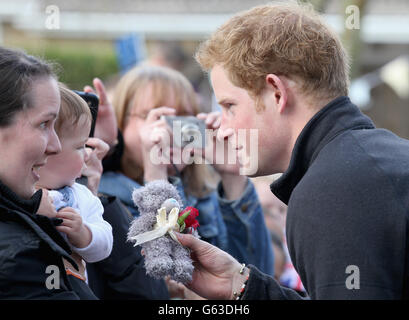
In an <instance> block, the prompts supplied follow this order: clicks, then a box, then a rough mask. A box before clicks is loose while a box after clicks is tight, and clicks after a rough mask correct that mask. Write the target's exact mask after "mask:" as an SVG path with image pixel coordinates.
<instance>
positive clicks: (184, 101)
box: [113, 65, 199, 130]
mask: <svg viewBox="0 0 409 320" xmlns="http://www.w3.org/2000/svg"><path fill="white" fill-rule="evenodd" d="M148 85H151V86H152V90H153V92H152V100H151V101H152V105H153V108H159V107H161V106H165V104H166V101H167V100H168V98H169V94H170V92H174V93H175V99H176V101H175V106H174V107H175V108H176V112H177V114H178V115H187V114H188V112H187V110H189V109H190V110H192V112H193V113H194V114H196V113H198V112H199V107H198V102H197V97H196V94H195V92H194V89H193V86H192V85H191V83H190V82H189V80H187V79H186V78H185V76H184V75H183V74H181V73H180V72H178V71H176V70H173V69H170V68H167V67H160V66H153V65H143V66H137V67H134V68H133V69H131V70H130V71H128V72H127V73H126V74H125V75H124V76H123V77H122V78H121V79H120V80H119V82H118V84H117V86H116V89H115V93H114V97H113V105H114V108H115V113H116V117H117V119H118V127H119V129H120V130H123V129H124V126H125V121H126V118H127V116H128V115H130V114H131V113H132V112H134V110H133V108H134V107H135V98H137V97H139V96H141V95H143V94H144V91H145V90H146V88H147V86H148ZM140 116H142V117H143V116H144V115H140Z"/></svg>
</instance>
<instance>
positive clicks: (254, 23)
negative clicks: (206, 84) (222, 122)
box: [195, 2, 349, 98]
mask: <svg viewBox="0 0 409 320" xmlns="http://www.w3.org/2000/svg"><path fill="white" fill-rule="evenodd" d="M195 57H196V60H197V61H198V62H199V64H200V65H201V66H202V68H203V69H205V70H207V71H209V70H210V69H212V68H213V67H214V66H215V65H220V66H221V67H223V68H224V69H225V70H226V72H227V75H228V77H229V79H230V81H231V82H232V83H233V84H234V85H236V86H238V87H241V88H244V89H246V90H247V91H248V92H249V94H250V95H252V96H253V97H256V96H258V95H259V94H260V93H261V92H262V90H263V89H264V88H265V78H266V75H267V74H276V75H278V76H280V75H284V76H286V77H288V78H290V79H293V80H297V79H300V80H301V83H300V89H301V90H302V92H304V93H306V94H308V95H310V96H312V97H314V98H335V97H337V96H340V95H347V94H348V86H349V79H348V72H349V62H348V56H347V53H346V51H345V49H344V48H343V46H342V44H341V42H340V39H339V37H338V36H337V34H336V33H335V32H334V31H332V30H331V29H330V28H329V27H328V26H327V25H326V23H325V22H324V21H323V19H322V18H321V17H320V16H319V15H318V14H317V13H316V12H315V11H314V10H313V9H312V7H311V6H307V5H301V4H297V3H295V2H290V3H281V2H280V3H274V4H269V5H263V6H257V7H254V8H253V9H250V10H248V11H244V12H241V13H238V14H237V15H235V16H234V17H232V18H231V19H230V20H228V21H227V22H226V23H225V24H223V25H222V26H221V27H220V28H219V29H218V30H217V31H216V32H214V33H213V34H212V36H211V37H210V39H208V40H207V41H205V42H203V43H202V44H201V46H200V47H199V49H198V51H197V52H196V56H195Z"/></svg>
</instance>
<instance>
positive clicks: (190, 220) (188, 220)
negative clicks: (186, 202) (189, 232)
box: [178, 207, 199, 229]
mask: <svg viewBox="0 0 409 320" xmlns="http://www.w3.org/2000/svg"><path fill="white" fill-rule="evenodd" d="M183 215H185V217H184V218H183V217H182V216H183ZM197 216H199V211H198V210H197V209H196V208H194V207H186V208H185V209H184V210H183V211H181V212H180V213H179V220H178V222H179V225H183V222H184V223H185V228H189V227H192V228H193V229H197V227H199V222H198V221H197V220H196V217H197Z"/></svg>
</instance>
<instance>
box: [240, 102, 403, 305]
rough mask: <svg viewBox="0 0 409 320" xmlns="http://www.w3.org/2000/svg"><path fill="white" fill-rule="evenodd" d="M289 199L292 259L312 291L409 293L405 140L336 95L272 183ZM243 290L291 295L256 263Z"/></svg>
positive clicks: (328, 294)
mask: <svg viewBox="0 0 409 320" xmlns="http://www.w3.org/2000/svg"><path fill="white" fill-rule="evenodd" d="M271 190H272V192H273V193H274V194H275V195H276V196H277V197H278V198H280V199H281V200H282V201H283V202H285V203H287V204H288V213H287V225H286V230H287V242H288V247H289V252H290V255H291V259H292V261H293V263H294V266H295V268H296V270H297V271H298V273H299V275H300V277H301V280H302V282H303V284H304V286H305V288H306V289H307V292H308V294H309V296H310V297H311V298H312V299H402V298H408V297H409V286H408V284H409V273H408V266H409V256H408V252H409V236H408V235H409V225H408V211H409V141H408V140H405V139H401V138H399V137H398V136H396V135H394V134H393V133H391V132H390V131H387V130H384V129H376V128H375V126H374V124H373V123H372V121H371V120H370V119H369V118H368V117H366V116H364V115H363V114H362V113H361V112H360V111H359V109H358V108H357V107H356V106H355V105H353V104H352V103H351V102H350V100H349V98H347V97H340V98H337V99H335V100H334V101H332V102H331V103H329V104H328V105H327V106H326V107H324V108H323V109H322V110H320V111H319V112H318V113H317V114H316V115H315V116H314V117H313V118H312V119H311V120H310V121H309V122H308V124H307V125H306V126H305V128H304V129H303V130H302V132H301V134H300V136H299V137H298V139H297V141H296V143H295V146H294V149H293V152H292V157H291V161H290V165H289V167H288V169H287V171H286V172H285V173H284V174H283V175H282V176H281V178H280V179H278V180H277V181H275V182H274V183H273V184H272V185H271ZM244 298H247V299H294V298H299V296H297V295H296V294H295V293H294V292H292V291H290V290H287V289H283V288H280V286H279V285H278V284H277V283H276V282H275V281H274V280H272V279H270V278H268V277H266V276H264V275H263V274H261V273H260V272H259V271H258V270H257V269H255V268H253V270H252V272H251V274H250V279H249V282H248V287H247V289H246V292H245V295H244Z"/></svg>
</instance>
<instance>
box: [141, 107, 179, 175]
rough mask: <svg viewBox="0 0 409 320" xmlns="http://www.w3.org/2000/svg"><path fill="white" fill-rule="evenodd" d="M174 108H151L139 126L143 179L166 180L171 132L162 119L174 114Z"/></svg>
mask: <svg viewBox="0 0 409 320" xmlns="http://www.w3.org/2000/svg"><path fill="white" fill-rule="evenodd" d="M175 113H176V110H175V109H173V108H169V107H159V108H155V109H152V110H151V111H150V112H149V113H148V115H147V117H146V120H145V121H144V123H143V124H142V125H141V127H140V128H139V138H140V142H141V145H142V160H143V169H144V181H153V180H166V179H167V178H168V174H167V164H166V163H163V160H164V159H169V154H168V153H169V151H170V143H171V141H170V140H171V139H172V132H171V130H170V128H169V126H168V124H167V123H166V121H165V120H164V119H161V117H162V116H165V115H174V114H175Z"/></svg>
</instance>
